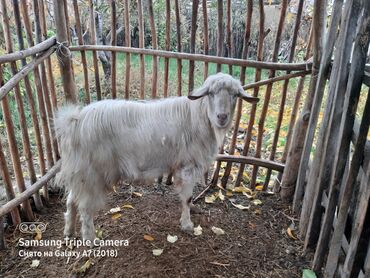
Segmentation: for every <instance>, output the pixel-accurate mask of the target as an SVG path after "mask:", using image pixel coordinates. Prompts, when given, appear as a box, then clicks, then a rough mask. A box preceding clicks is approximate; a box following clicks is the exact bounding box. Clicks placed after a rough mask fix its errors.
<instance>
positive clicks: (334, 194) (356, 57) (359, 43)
mask: <svg viewBox="0 0 370 278" xmlns="http://www.w3.org/2000/svg"><path fill="white" fill-rule="evenodd" d="M364 11H365V12H364V16H363V17H362V18H361V20H362V22H361V25H360V26H361V27H360V28H361V29H360V32H359V33H358V34H357V38H356V41H355V46H354V50H353V53H352V60H351V61H352V64H351V70H350V73H349V78H348V85H347V90H346V99H345V102H344V111H343V117H342V124H341V130H340V135H341V136H340V137H339V138H341V141H340V145H339V147H338V149H337V152H336V158H335V165H336V167H335V169H334V173H333V177H332V179H331V183H330V191H329V205H328V209H327V213H326V215H325V217H324V222H323V228H322V229H323V230H322V231H323V232H324V231H325V230H324V228H325V224H326V220H327V218H330V217H334V213H335V210H334V209H333V212H332V215H330V214H329V212H330V208H331V207H330V206H334V205H335V204H336V203H337V200H336V198H338V192H339V189H340V188H339V186H340V182H341V179H342V176H343V172H344V167H345V163H346V158H345V156H346V155H347V154H348V153H349V151H350V144H351V136H352V132H353V125H354V121H355V116H356V115H355V111H356V110H357V102H358V98H359V96H360V93H361V85H362V84H361V80H362V73H363V72H364V69H365V61H366V53H367V51H368V49H369V37H370V25H369V24H368V23H369V21H370V3H367V9H366V8H365V9H364ZM369 125H370V90H369V92H368V95H367V100H366V104H365V108H364V112H363V115H362V121H361V125H360V129H359V133H358V138H357V142H356V145H355V151H354V153H353V156H352V161H351V167H350V170H349V175H348V177H347V179H346V182H345V184H344V187H343V188H342V191H343V197H342V199H341V203H340V207H339V211H338V212H337V219H338V220H337V224H336V226H335V230H334V233H333V235H332V240H331V245H330V249H329V254H328V258H327V265H326V269H325V273H327V275H328V277H331V276H334V274H335V270H336V268H337V263H338V259H339V252H340V245H341V242H340V239H341V236H342V234H343V233H344V230H345V227H346V222H347V215H348V208H349V206H350V202H351V197H352V194H353V189H354V186H355V182H356V178H357V176H358V172H359V169H360V166H361V164H362V162H363V158H364V151H365V145H366V142H367V134H368V130H369ZM365 179H366V178H365ZM366 184H368V183H366ZM368 199H369V198H367V199H366V200H365V201H366V202H367V201H368ZM361 210H362V211H363V214H364V215H363V217H365V214H366V208H361ZM329 220H330V219H329ZM329 220H327V221H328V222H330V221H329ZM327 225H329V224H327ZM360 233H361V231H360ZM353 236H354V235H353V234H352V237H353ZM359 236H360V234H358V238H356V240H358V239H359ZM323 237H324V236H323ZM327 237H328V236H327ZM324 239H326V238H325V237H324ZM319 243H320V239H319ZM351 245H352V241H351ZM324 248H325V246H324ZM353 248H354V247H353ZM352 251H355V250H352ZM352 255H353V257H354V254H352ZM347 257H348V254H347ZM318 261H320V260H319V259H318ZM346 261H347V265H346V264H345V267H344V272H348V271H349V272H350V270H351V269H352V265H353V259H348V260H346ZM314 262H315V261H314ZM318 265H320V266H321V264H319V263H318ZM349 274H350V273H349Z"/></svg>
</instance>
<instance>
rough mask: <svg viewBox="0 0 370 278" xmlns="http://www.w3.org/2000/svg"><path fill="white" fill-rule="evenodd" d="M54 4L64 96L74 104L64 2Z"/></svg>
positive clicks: (56, 0)
mask: <svg viewBox="0 0 370 278" xmlns="http://www.w3.org/2000/svg"><path fill="white" fill-rule="evenodd" d="M53 3H54V16H55V25H56V31H57V41H58V43H59V48H58V51H57V55H58V60H59V67H60V73H61V76H62V82H63V89H64V95H65V97H66V100H67V101H68V102H72V103H75V102H76V101H77V97H76V84H75V81H74V78H73V73H72V60H71V57H70V53H69V50H68V46H69V42H68V33H67V25H66V19H65V13H64V6H63V5H64V2H63V1H58V0H53Z"/></svg>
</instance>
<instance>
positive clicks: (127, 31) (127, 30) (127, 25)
mask: <svg viewBox="0 0 370 278" xmlns="http://www.w3.org/2000/svg"><path fill="white" fill-rule="evenodd" d="M125 45H126V46H127V47H130V46H131V35H130V0H125ZM130 71H131V56H130V53H126V78H125V82H126V83H125V99H129V96H130Z"/></svg>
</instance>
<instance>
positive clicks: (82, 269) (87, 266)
mask: <svg viewBox="0 0 370 278" xmlns="http://www.w3.org/2000/svg"><path fill="white" fill-rule="evenodd" d="M90 267H91V260H90V259H88V260H87V261H86V262H85V263H84V264H83V265H82V266H81V267H80V268H79V269H78V270H77V272H80V273H85V272H86V270H88V269H89V268H90Z"/></svg>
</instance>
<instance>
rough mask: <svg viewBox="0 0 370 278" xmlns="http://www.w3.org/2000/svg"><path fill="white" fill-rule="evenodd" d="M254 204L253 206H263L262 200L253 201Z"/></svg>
mask: <svg viewBox="0 0 370 278" xmlns="http://www.w3.org/2000/svg"><path fill="white" fill-rule="evenodd" d="M252 203H253V205H256V206H258V205H262V201H261V200H260V199H254V200H253V201H252Z"/></svg>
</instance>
